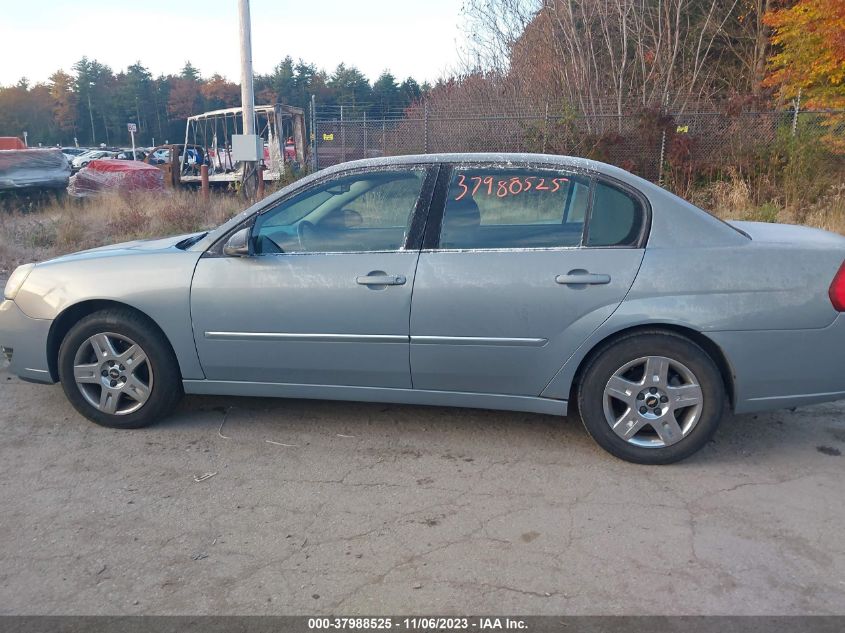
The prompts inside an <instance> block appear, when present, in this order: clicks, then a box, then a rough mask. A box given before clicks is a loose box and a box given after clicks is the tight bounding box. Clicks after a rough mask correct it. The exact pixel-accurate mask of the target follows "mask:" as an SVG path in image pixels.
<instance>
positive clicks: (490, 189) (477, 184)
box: [455, 174, 569, 201]
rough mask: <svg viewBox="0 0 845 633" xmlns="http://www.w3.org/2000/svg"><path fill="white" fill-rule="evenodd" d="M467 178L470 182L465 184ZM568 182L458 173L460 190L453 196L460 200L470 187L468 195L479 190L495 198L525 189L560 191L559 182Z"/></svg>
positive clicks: (523, 191) (524, 190)
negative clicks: (498, 178)
mask: <svg viewBox="0 0 845 633" xmlns="http://www.w3.org/2000/svg"><path fill="white" fill-rule="evenodd" d="M467 180H470V181H471V182H470V183H469V184H467ZM565 182H569V179H568V178H543V177H540V176H524V177H520V176H513V177H512V178H505V179H502V180H497V179H495V178H493V176H470V177H469V178H467V177H466V174H459V175H458V182H457V183H456V184H457V185H458V187H460V189H461V191H460V192H459V193H458V195H456V196H455V201H458V200H460V199H461V198H463V197H464V196H466V195H467V194H468V193H469V192H470V189H472V193H471V194H470V195H472V196H475V194H477V193H478V192H479V191H481V193H482V194H484V195H488V196H493V195H495V196H496V197H497V198H505V197H507V196H518V195H519V194H521V193H525V192H527V191H531V190H532V189H533V190H534V191H543V192H548V193H557V192H558V191H560V186H561V183H565Z"/></svg>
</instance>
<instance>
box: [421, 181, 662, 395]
mask: <svg viewBox="0 0 845 633" xmlns="http://www.w3.org/2000/svg"><path fill="white" fill-rule="evenodd" d="M435 197H436V199H437V200H438V203H437V204H436V205H433V206H432V212H431V214H430V216H429V222H428V226H427V229H426V237H425V240H424V244H423V249H422V252H421V254H420V258H419V263H418V265H417V274H416V279H415V282H414V296H413V304H412V308H411V372H412V378H413V385H414V387H415V388H417V389H433V390H443V391H461V392H475V393H496V394H513V395H525V396H537V395H539V394H540V393H541V392H542V391H543V388H544V387H545V386H546V385H547V384H548V382H549V381H550V380H551V379H552V378H553V376H554V375H555V373H556V372H557V371H558V370H559V369H560V367H561V366H562V365H563V363H564V362H565V361H566V360H567V358H569V356H570V355H571V354H572V353H573V352H574V351H575V349H576V348H577V347H578V346H579V345H580V344H581V343H582V342H583V341H584V340H585V339H586V338H587V336H588V335H589V334H590V333H591V332H592V331H593V330H595V329H596V328H597V327H598V326H599V325H600V324H601V323H602V322H603V321H604V320H605V319H607V318H608V317H609V316H610V315H611V313H612V312H613V311H614V310H615V309H616V307H617V306H618V305H619V303H620V302H621V301H622V299H623V298H624V297H625V294H626V293H627V292H628V289H629V288H630V287H631V285H632V283H633V281H634V278H635V276H636V274H637V270H638V269H639V266H640V263H641V261H642V258H643V254H644V250H643V244H644V239H645V231H646V227H647V221H648V217H647V213H648V211H647V204H646V201H645V200H644V199H643V198H641V197H640V196H638V195H637V194H636V193H635V192H631V191H627V190H625V189H624V188H623V187H622V186H621V185H618V184H612V183H608V182H604V181H601V180H597V179H596V177H595V176H592V175H590V174H584V173H575V172H568V171H566V170H563V169H555V168H553V167H545V168H537V167H531V168H527V167H513V166H511V167H507V168H501V167H496V166H493V165H456V166H453V167H452V168H451V169H447V168H446V167H444V168H443V171H442V172H441V176H440V181H439V182H438V194H436V196H435Z"/></svg>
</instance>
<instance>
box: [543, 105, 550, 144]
mask: <svg viewBox="0 0 845 633" xmlns="http://www.w3.org/2000/svg"><path fill="white" fill-rule="evenodd" d="M548 133H549V102H548V101H546V116H545V117H544V118H543V153H544V154H545V153H546V138H547V135H548Z"/></svg>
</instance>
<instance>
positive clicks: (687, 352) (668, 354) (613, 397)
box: [578, 332, 725, 464]
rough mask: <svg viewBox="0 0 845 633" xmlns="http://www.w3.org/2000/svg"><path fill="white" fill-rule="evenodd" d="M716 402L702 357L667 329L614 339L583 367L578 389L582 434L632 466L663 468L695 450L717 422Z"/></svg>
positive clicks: (714, 371)
mask: <svg viewBox="0 0 845 633" xmlns="http://www.w3.org/2000/svg"><path fill="white" fill-rule="evenodd" d="M724 399H725V389H724V384H723V382H722V377H721V375H720V373H719V370H718V368H717V367H716V365H715V363H714V362H713V360H712V359H711V358H710V356H709V355H708V354H707V352H705V351H704V350H703V349H702V348H701V347H700V346H698V345H696V344H695V343H694V342H692V341H690V340H689V339H687V338H684V337H683V336H680V335H678V334H674V333H669V332H643V333H637V334H632V335H629V336H625V337H623V338H620V339H618V340H617V341H614V342H613V343H611V344H610V345H608V346H607V347H605V348H604V349H603V350H602V351H601V352H599V354H598V355H596V357H595V358H593V359H592V360H591V361H590V362H589V364H588V365H587V367H586V368H585V370H584V374H583V377H582V379H581V381H580V384H579V386H578V407H579V410H580V412H581V419H582V421H583V422H584V426H585V427H586V429H587V431H588V432H589V434H590V435H591V436H592V437H593V439H594V440H595V441H596V442H597V443H598V444H599V445H600V446H601V447H602V448H604V449H605V450H607V451H608V452H610V453H612V454H613V455H615V456H616V457H619V458H621V459H624V460H626V461H630V462H634V463H638V464H669V463H672V462H676V461H679V460H681V459H684V458H686V457H688V456H690V455H692V454H693V453H695V452H696V451H697V450H699V449H700V448H701V447H702V446H704V444H706V443H707V441H708V440H709V439H710V438H711V437H712V435H713V433H714V432H715V431H716V428H717V427H718V425H719V421H720V420H721V417H722V411H723V408H724Z"/></svg>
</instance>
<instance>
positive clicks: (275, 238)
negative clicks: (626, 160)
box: [191, 166, 437, 388]
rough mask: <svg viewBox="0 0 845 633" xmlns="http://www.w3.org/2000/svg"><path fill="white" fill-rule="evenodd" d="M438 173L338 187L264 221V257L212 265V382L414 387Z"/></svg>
mask: <svg viewBox="0 0 845 633" xmlns="http://www.w3.org/2000/svg"><path fill="white" fill-rule="evenodd" d="M436 171H437V168H436V167H431V166H427V167H425V166H409V167H401V168H394V169H380V170H369V171H366V170H363V171H362V170H358V171H355V172H349V173H345V174H341V175H337V176H334V177H331V178H329V179H328V180H325V181H323V182H320V183H318V184H315V185H314V186H311V187H309V188H308V189H307V190H306V191H304V192H301V193H299V194H295V195H293V196H292V197H290V198H287V199H285V200H283V201H281V202H280V203H279V204H277V205H275V206H274V207H273V208H271V209H269V210H267V212H265V213H262V214H261V215H260V216H259V217H258V219H257V220H256V222H255V225H254V227H253V229H252V235H253V250H254V252H255V254H254V255H251V256H248V257H225V256H222V255H213V254H211V253H209V254H208V255H209V256H204V257H202V258H201V259H200V260H199V262H198V264H197V268H196V272H195V274H194V280H193V285H192V291H191V313H192V318H193V325H194V337H195V340H196V344H197V351H198V353H199V357H200V361H201V363H202V366H203V369H204V371H205V374H206V377H207V379H208V380H219V381H245V382H260V383H292V384H308V385H333V386H340V385H342V386H357V387H394V388H409V387H410V386H411V376H410V364H409V343H408V337H409V325H408V322H409V316H410V307H411V290H412V288H413V282H414V273H415V269H416V265H417V258H418V256H419V246H420V241H421V238H422V227H423V225H424V222H425V213H427V211H428V203H429V201H430V198H431V192H432V190H433V186H434V179H435V178H436Z"/></svg>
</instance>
